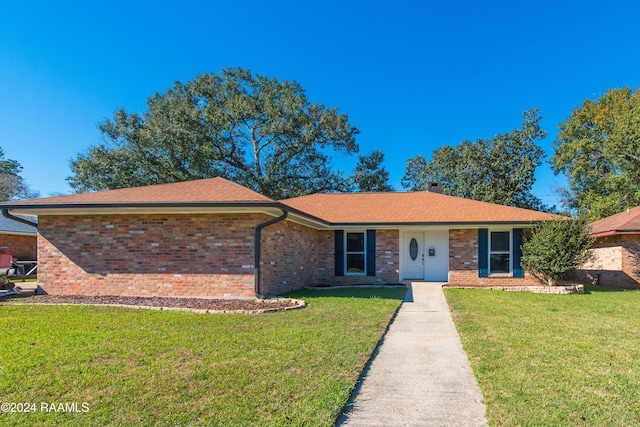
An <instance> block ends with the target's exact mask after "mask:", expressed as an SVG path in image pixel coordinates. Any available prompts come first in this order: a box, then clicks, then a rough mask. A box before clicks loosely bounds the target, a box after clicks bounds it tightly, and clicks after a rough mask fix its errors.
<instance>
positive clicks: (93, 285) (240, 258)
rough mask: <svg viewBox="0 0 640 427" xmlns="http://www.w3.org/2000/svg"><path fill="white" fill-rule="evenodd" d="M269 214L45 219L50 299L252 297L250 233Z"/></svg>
mask: <svg viewBox="0 0 640 427" xmlns="http://www.w3.org/2000/svg"><path fill="white" fill-rule="evenodd" d="M267 219H269V217H267V216H266V215H233V214H225V215H204V214H199V215H100V216H40V218H39V232H40V235H39V238H38V255H39V267H38V270H39V271H38V281H39V282H40V284H41V287H42V288H43V289H44V290H45V291H46V292H48V293H50V294H59V295H63V294H67V295H69V294H85V295H159V296H216V297H219V296H226V295H233V296H246V297H252V296H254V292H253V277H254V276H253V230H254V227H255V225H256V224H259V223H261V222H264V221H266V220H267Z"/></svg>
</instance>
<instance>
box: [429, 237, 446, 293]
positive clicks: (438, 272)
mask: <svg viewBox="0 0 640 427" xmlns="http://www.w3.org/2000/svg"><path fill="white" fill-rule="evenodd" d="M424 263H425V275H424V280H428V281H432V282H446V281H448V280H449V230H429V231H427V232H426V233H425V256H424Z"/></svg>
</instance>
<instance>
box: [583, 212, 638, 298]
mask: <svg viewBox="0 0 640 427" xmlns="http://www.w3.org/2000/svg"><path fill="white" fill-rule="evenodd" d="M589 227H590V236H591V237H593V238H595V239H596V240H595V243H594V245H593V249H592V252H593V254H594V255H595V259H594V261H593V262H591V263H589V264H585V265H584V266H583V267H582V269H581V270H578V271H576V272H574V274H573V275H572V278H575V279H577V280H594V279H595V280H596V282H597V283H598V284H600V285H606V286H617V287H623V288H638V287H640V206H639V207H636V208H633V209H629V210H626V211H624V212H621V213H619V214H616V215H612V216H609V217H607V218H603V219H601V220H599V221H596V222H593V223H591V224H590V225H589ZM589 276H590V277H589ZM591 278H593V279H591Z"/></svg>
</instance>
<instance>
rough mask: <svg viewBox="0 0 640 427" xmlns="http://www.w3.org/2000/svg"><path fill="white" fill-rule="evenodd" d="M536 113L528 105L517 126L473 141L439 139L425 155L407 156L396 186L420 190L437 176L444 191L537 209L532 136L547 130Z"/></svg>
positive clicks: (536, 152)
mask: <svg viewBox="0 0 640 427" xmlns="http://www.w3.org/2000/svg"><path fill="white" fill-rule="evenodd" d="M540 119H541V117H539V116H538V109H535V108H534V109H531V110H529V111H526V112H524V113H523V115H522V121H523V123H522V128H521V129H514V130H512V131H511V132H509V133H506V134H499V135H496V136H495V137H493V138H491V139H478V140H477V141H476V142H475V143H472V142H469V141H463V142H462V143H460V145H458V146H456V147H451V146H450V145H445V146H443V147H441V148H439V149H437V150H435V151H434V152H433V154H432V157H431V160H430V161H427V160H426V159H425V158H424V157H423V156H417V157H414V158H412V159H408V160H407V166H406V173H405V176H404V178H403V179H402V186H403V187H405V188H409V189H411V190H425V189H426V188H427V184H428V182H429V181H439V182H441V183H442V187H443V193H445V194H449V195H453V196H457V197H466V198H470V199H474V200H482V201H485V202H492V203H498V204H502V205H507V206H515V207H521V208H529V209H539V210H542V209H544V208H545V207H544V205H543V204H542V202H541V201H540V200H539V199H538V198H537V197H535V196H534V195H533V194H532V193H531V189H532V187H533V184H534V182H535V178H534V172H535V169H536V168H537V167H538V166H540V165H541V164H542V159H543V158H544V152H543V151H542V149H541V148H540V147H539V146H538V145H537V141H539V140H540V139H543V138H545V137H546V135H547V133H546V132H545V131H544V130H542V129H541V128H540Z"/></svg>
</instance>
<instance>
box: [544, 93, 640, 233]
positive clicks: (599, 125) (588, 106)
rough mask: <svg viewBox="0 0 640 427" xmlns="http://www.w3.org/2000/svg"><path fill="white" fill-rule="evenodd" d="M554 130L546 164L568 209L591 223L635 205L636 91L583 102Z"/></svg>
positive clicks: (639, 115)
mask: <svg viewBox="0 0 640 427" xmlns="http://www.w3.org/2000/svg"><path fill="white" fill-rule="evenodd" d="M559 127H560V133H559V134H558V136H557V138H556V140H555V153H554V155H553V157H552V158H551V163H552V164H553V168H554V172H555V173H556V174H558V173H564V174H565V175H566V177H567V179H568V182H569V188H568V189H566V190H565V191H563V193H562V195H563V197H564V204H565V205H566V206H567V207H568V208H570V209H572V210H575V211H576V212H577V213H578V215H579V216H580V217H582V218H585V219H587V220H589V221H594V220H598V219H601V218H604V217H606V216H609V215H613V214H616V213H619V212H622V211H623V210H625V209H627V208H630V207H635V206H638V205H639V204H640V90H636V92H635V93H634V92H632V91H631V89H628V88H625V89H613V90H610V91H608V92H607V93H605V94H604V95H603V96H602V97H600V98H599V99H596V100H595V101H592V100H585V101H584V102H583V103H582V105H581V106H580V107H577V108H575V109H574V110H573V112H572V113H571V115H570V116H569V117H568V118H567V119H566V120H565V121H564V122H563V123H562V124H560V126H559Z"/></svg>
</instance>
